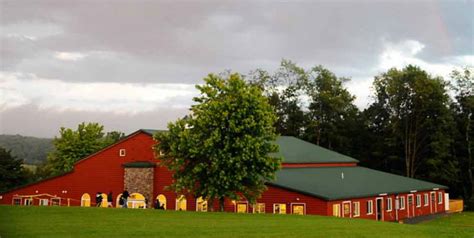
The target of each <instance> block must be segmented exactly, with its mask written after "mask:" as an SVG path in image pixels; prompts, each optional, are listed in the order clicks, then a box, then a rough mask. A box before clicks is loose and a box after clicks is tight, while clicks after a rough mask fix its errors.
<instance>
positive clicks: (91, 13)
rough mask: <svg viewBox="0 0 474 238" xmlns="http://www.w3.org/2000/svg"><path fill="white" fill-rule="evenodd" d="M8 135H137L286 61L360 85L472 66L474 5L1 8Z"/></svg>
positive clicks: (16, 4) (354, 88) (1, 113)
mask: <svg viewBox="0 0 474 238" xmlns="http://www.w3.org/2000/svg"><path fill="white" fill-rule="evenodd" d="M0 3H1V5H0V17H1V18H0V41H1V45H0V63H1V68H0V134H22V135H30V136H40V137H53V136H55V135H57V134H58V130H59V127H61V126H65V127H74V128H75V127H76V126H77V124H78V123H80V122H82V121H86V122H88V121H94V122H99V123H101V124H103V125H105V127H106V130H107V131H110V130H120V131H123V132H126V133H130V132H132V131H135V130H137V129H139V128H156V129H162V128H165V127H166V124H167V122H170V121H173V120H175V119H177V118H178V117H181V116H183V115H185V114H187V112H188V108H189V106H190V105H191V103H192V100H191V99H192V97H193V96H195V95H196V93H197V92H196V90H195V88H194V85H195V84H197V83H201V82H202V78H203V77H205V76H206V75H207V74H208V73H210V72H222V71H224V70H226V69H231V70H233V71H237V72H241V73H244V74H245V73H248V72H249V71H250V70H253V69H256V68H263V69H267V70H269V71H274V70H276V69H277V68H278V65H279V63H280V61H281V59H282V58H286V59H290V60H293V61H294V62H296V63H297V64H299V65H301V66H304V67H310V66H313V65H318V64H322V65H324V66H326V67H327V68H329V69H330V70H332V71H334V72H335V73H336V74H337V75H338V76H344V77H350V78H352V81H351V82H349V83H347V85H346V86H347V87H348V89H349V91H351V92H352V93H353V94H354V95H356V97H357V99H356V104H357V105H358V106H359V107H360V108H365V107H367V105H368V103H369V102H370V97H369V96H370V95H371V91H370V85H371V82H372V80H373V77H374V76H375V75H377V74H379V73H381V72H384V71H385V70H387V69H388V68H391V67H403V66H404V65H406V64H410V63H411V64H417V65H419V66H421V67H422V68H423V69H425V70H427V71H429V72H430V73H431V74H433V75H440V76H444V77H447V76H448V75H449V72H450V71H452V70H453V69H454V68H455V67H460V66H464V65H473V64H474V42H473V41H474V40H473V39H474V38H473V30H474V17H473V16H474V1H462V0H460V1H383V0H379V1H349V0H347V1H321V2H317V1H297V2H295V1H292V2H277V1H235V2H229V1H201V2H197V1H186V2H177V1H161V2H160V1H135V0H133V1H132V0H129V1H100V0H91V1H88V0H81V1H64V0H61V1H49V0H43V1H39V0H38V1H22V0H14V1H5V0H0Z"/></svg>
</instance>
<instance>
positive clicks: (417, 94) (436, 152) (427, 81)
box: [372, 65, 455, 181]
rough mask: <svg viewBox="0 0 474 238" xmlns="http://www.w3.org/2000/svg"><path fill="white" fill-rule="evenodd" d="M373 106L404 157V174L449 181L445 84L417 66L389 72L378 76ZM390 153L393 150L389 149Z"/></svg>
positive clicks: (451, 169)
mask: <svg viewBox="0 0 474 238" xmlns="http://www.w3.org/2000/svg"><path fill="white" fill-rule="evenodd" d="M374 89H375V93H376V95H375V96H376V97H375V99H376V100H375V102H374V107H372V109H376V111H377V113H378V114H376V115H372V116H373V118H375V119H377V120H379V121H380V122H383V123H388V124H385V125H384V126H387V127H388V128H389V129H390V134H388V135H389V138H388V139H387V141H386V142H388V143H389V144H390V146H394V147H396V148H400V149H399V150H395V151H396V152H397V154H395V155H394V156H399V157H400V158H403V161H404V163H405V174H406V176H408V177H415V175H416V174H417V173H418V172H419V173H420V174H421V175H423V176H428V177H433V176H438V175H442V176H444V177H443V178H437V179H436V180H438V181H441V180H445V179H449V177H451V176H453V173H454V172H455V170H454V167H455V165H454V164H452V163H451V161H450V160H448V158H449V157H450V154H449V148H450V145H451V143H452V137H451V135H450V132H451V131H452V125H453V120H452V117H451V114H450V112H449V108H448V104H449V97H448V95H447V92H446V82H445V81H444V80H443V79H441V78H437V77H432V76H430V75H429V74H428V73H426V72H425V71H423V70H421V69H420V68H418V67H416V66H412V65H409V66H407V67H405V68H404V69H402V70H398V69H395V68H393V69H390V70H388V71H387V72H385V73H382V74H380V75H378V76H376V77H375V80H374ZM380 129H381V130H384V128H383V127H381V128H380ZM388 151H390V150H388Z"/></svg>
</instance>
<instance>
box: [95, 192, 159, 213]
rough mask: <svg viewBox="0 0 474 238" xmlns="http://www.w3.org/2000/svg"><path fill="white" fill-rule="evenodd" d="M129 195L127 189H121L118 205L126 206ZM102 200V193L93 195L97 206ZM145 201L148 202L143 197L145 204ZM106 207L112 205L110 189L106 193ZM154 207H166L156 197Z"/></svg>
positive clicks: (100, 204)
mask: <svg viewBox="0 0 474 238" xmlns="http://www.w3.org/2000/svg"><path fill="white" fill-rule="evenodd" d="M129 197H130V194H129V193H128V191H127V190H125V191H123V192H122V195H120V198H119V205H120V206H122V208H128V205H127V201H128V198H129ZM102 200H103V196H102V193H101V192H97V194H96V195H95V203H96V206H97V207H102V202H104V201H102ZM147 203H148V199H146V198H145V204H147ZM107 207H113V193H112V191H110V192H109V193H108V194H107ZM154 208H155V209H161V210H165V209H166V208H165V204H161V203H160V200H158V199H156V200H155V204H154Z"/></svg>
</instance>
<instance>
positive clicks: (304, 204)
mask: <svg viewBox="0 0 474 238" xmlns="http://www.w3.org/2000/svg"><path fill="white" fill-rule="evenodd" d="M293 205H303V215H306V203H304V202H292V203H290V207H291V214H293Z"/></svg>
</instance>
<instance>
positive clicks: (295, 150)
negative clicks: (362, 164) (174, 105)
mask: <svg viewBox="0 0 474 238" xmlns="http://www.w3.org/2000/svg"><path fill="white" fill-rule="evenodd" d="M140 131H143V132H145V133H147V134H149V135H151V136H153V135H154V134H155V133H156V132H164V131H166V130H152V129H140ZM276 143H277V144H278V145H279V147H280V150H279V152H278V153H275V154H273V155H274V156H278V157H281V158H283V163H357V162H359V161H358V160H356V159H354V158H351V157H349V156H346V155H343V154H339V153H337V152H335V151H332V150H328V149H326V148H323V147H321V146H317V145H315V144H311V143H309V142H306V141H304V140H301V139H298V138H296V137H292V136H279V137H278V138H277V140H276Z"/></svg>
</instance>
